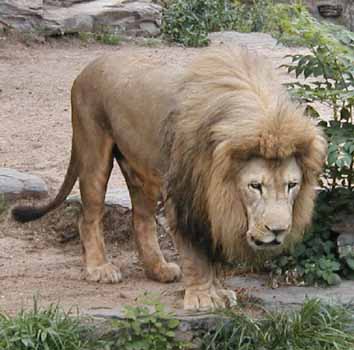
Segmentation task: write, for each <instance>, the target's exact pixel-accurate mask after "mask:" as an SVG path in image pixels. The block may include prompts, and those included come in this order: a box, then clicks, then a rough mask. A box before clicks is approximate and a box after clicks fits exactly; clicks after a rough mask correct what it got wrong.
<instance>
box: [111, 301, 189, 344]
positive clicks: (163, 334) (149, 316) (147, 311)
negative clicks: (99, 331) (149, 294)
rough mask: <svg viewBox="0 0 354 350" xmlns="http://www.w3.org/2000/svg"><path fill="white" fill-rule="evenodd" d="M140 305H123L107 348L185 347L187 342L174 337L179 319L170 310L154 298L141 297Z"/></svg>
mask: <svg viewBox="0 0 354 350" xmlns="http://www.w3.org/2000/svg"><path fill="white" fill-rule="evenodd" d="M140 301H142V302H143V303H142V306H137V307H132V306H126V307H125V310H124V318H125V320H122V321H118V322H117V323H116V324H115V326H117V328H118V330H119V335H118V337H117V339H116V340H115V341H113V342H112V343H111V345H110V347H109V349H117V350H118V349H119V350H178V349H185V348H186V346H187V344H186V343H184V342H181V341H179V340H177V339H176V337H175V330H176V328H177V327H178V326H179V321H178V320H177V319H175V318H174V317H173V316H174V315H173V314H172V313H170V312H167V311H166V310H165V307H164V305H162V304H160V303H159V302H158V301H157V300H154V298H150V300H147V299H143V300H140Z"/></svg>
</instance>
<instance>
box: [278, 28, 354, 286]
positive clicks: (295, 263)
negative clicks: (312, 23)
mask: <svg viewBox="0 0 354 350" xmlns="http://www.w3.org/2000/svg"><path fill="white" fill-rule="evenodd" d="M325 27H326V26H325ZM331 30H332V27H331V26H329V29H328V30H327V31H324V32H323V31H321V32H319V31H318V32H316V31H313V28H312V27H311V28H309V29H307V30H305V31H304V32H303V34H304V38H305V39H306V42H307V46H308V47H309V48H310V53H309V54H304V55H291V56H289V57H290V58H291V63H290V64H287V65H285V67H286V68H287V70H288V72H289V73H291V72H295V75H296V77H297V78H299V77H301V78H303V79H304V80H303V81H296V82H294V83H290V84H288V87H289V91H290V93H291V94H292V95H293V96H294V97H295V98H297V99H299V100H301V101H302V102H303V103H305V104H307V107H306V111H307V113H308V114H309V115H310V116H311V117H313V118H317V119H318V120H319V124H320V125H321V126H322V127H323V129H324V131H325V132H326V134H327V136H328V143H329V148H328V158H327V162H326V167H325V171H324V174H323V175H322V176H321V185H322V188H323V189H324V190H323V191H322V192H321V193H320V195H319V198H318V201H317V207H316V213H315V217H314V224H313V227H312V229H311V230H310V231H309V232H307V233H306V235H305V239H304V242H303V243H301V244H298V245H297V246H296V247H295V248H294V250H293V251H292V254H291V255H289V256H281V257H280V258H278V259H276V260H275V261H273V263H272V271H273V272H272V273H273V276H274V275H276V276H278V277H280V278H281V276H288V278H290V279H292V280H294V281H296V282H299V281H302V280H303V281H304V282H306V283H308V284H313V283H322V284H323V283H324V284H328V285H333V284H337V283H339V282H340V280H341V278H340V276H342V277H352V275H353V271H354V260H353V254H352V253H350V252H349V253H348V254H347V255H345V256H340V254H339V252H338V251H337V244H336V240H337V235H336V234H333V232H332V229H331V227H332V225H333V224H334V223H335V219H336V218H340V215H341V214H347V215H350V214H352V213H353V209H354V206H353V202H354V193H353V180H354V166H353V164H354V158H353V157H354V126H353V104H354V76H353V75H354V67H353V64H352V60H353V57H354V56H353V48H352V46H351V44H350V42H348V41H347V40H345V38H348V34H347V33H346V32H343V33H344V34H343V33H342V35H341V36H340V35H339V34H336V35H334V34H333V35H332V34H329V33H330V32H331ZM336 37H338V38H341V40H337V39H336ZM343 38H344V39H343ZM352 38H353V39H354V36H352ZM319 104H322V105H326V106H327V107H329V110H330V111H331V114H332V115H330V116H327V117H326V118H324V117H322V116H321V115H320V112H319V110H318V106H319ZM321 117H322V118H321ZM289 276H290V277H289Z"/></svg>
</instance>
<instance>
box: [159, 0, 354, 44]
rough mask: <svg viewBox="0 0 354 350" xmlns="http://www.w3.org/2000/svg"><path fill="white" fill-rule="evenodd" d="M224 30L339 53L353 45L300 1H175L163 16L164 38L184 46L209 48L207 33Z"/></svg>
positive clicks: (342, 32) (344, 32)
mask: <svg viewBox="0 0 354 350" xmlns="http://www.w3.org/2000/svg"><path fill="white" fill-rule="evenodd" d="M221 30H235V31H238V32H244V33H249V32H264V33H270V34H271V35H272V36H274V37H275V38H276V39H278V40H279V41H280V42H281V43H283V44H286V45H303V46H308V44H309V42H312V43H319V42H326V43H330V44H331V45H332V46H336V47H337V49H338V50H347V47H348V46H351V47H353V45H354V34H353V33H352V32H350V31H349V30H346V29H345V28H344V27H342V26H338V25H334V24H330V23H324V22H319V21H318V20H317V19H315V18H314V17H312V16H311V15H310V13H309V11H308V9H307V8H306V6H304V5H303V4H302V1H300V0H294V1H291V2H290V3H274V1H273V0H253V2H252V4H251V5H245V4H244V3H243V2H242V1H238V0H234V1H231V0H172V1H171V2H170V3H169V5H168V7H167V9H165V10H164V13H163V25H162V32H163V33H164V35H165V37H166V38H167V39H169V40H170V41H174V42H177V43H180V44H183V45H185V46H206V45H208V42H209V40H208V33H209V32H214V31H221ZM318 40H320V41H318Z"/></svg>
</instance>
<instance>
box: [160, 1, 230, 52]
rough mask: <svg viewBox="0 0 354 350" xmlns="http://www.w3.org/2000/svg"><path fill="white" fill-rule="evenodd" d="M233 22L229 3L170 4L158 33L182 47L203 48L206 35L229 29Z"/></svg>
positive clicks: (173, 2) (175, 2)
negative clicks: (160, 32)
mask: <svg viewBox="0 0 354 350" xmlns="http://www.w3.org/2000/svg"><path fill="white" fill-rule="evenodd" d="M235 21H237V17H236V12H235V9H234V5H233V4H232V3H231V2H230V1H229V0H188V1H187V0H174V1H172V2H171V3H170V5H169V7H168V8H167V9H165V11H164V14H163V25H162V31H163V33H164V35H165V36H166V37H167V38H168V39H169V40H171V41H175V42H177V43H180V44H183V45H185V46H206V45H208V43H209V40H208V33H209V32H212V31H218V30H228V29H232V28H233V25H234V22H235Z"/></svg>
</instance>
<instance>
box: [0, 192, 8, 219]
mask: <svg viewBox="0 0 354 350" xmlns="http://www.w3.org/2000/svg"><path fill="white" fill-rule="evenodd" d="M6 209H7V201H6V199H5V195H4V194H3V193H0V215H1V214H2V213H4V212H5V211H6Z"/></svg>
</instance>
